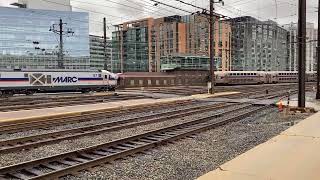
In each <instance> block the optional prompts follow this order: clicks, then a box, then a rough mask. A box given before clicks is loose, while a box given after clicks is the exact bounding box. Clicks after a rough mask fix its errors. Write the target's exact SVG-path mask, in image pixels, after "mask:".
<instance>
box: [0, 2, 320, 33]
mask: <svg viewBox="0 0 320 180" xmlns="http://www.w3.org/2000/svg"><path fill="white" fill-rule="evenodd" d="M15 1H17V0H0V6H8V5H9V4H10V3H11V2H15ZM52 1H54V0H52ZM158 1H160V2H164V3H167V4H171V5H173V6H175V7H179V8H181V9H184V10H187V11H192V12H195V11H198V9H196V8H193V7H190V6H188V5H184V4H182V3H179V2H177V1H176V0H158ZM184 1H185V2H188V3H192V4H194V5H196V6H200V7H205V8H208V7H209V0H184ZM216 1H218V0H216ZM224 2H225V5H224V6H221V5H220V4H216V5H215V9H216V12H218V13H221V14H224V15H227V16H230V17H236V16H244V15H249V16H253V17H256V18H258V19H260V20H267V19H271V20H274V21H277V22H278V23H279V24H287V23H290V22H297V10H298V7H297V6H298V0H224ZM317 2H318V0H307V21H308V22H313V23H315V24H316V21H317V13H316V12H315V11H316V10H317V6H318V3H317ZM71 4H72V6H73V9H74V10H75V11H88V12H89V13H90V32H91V33H93V34H97V35H102V27H103V26H102V18H103V17H106V18H107V22H108V27H109V29H110V31H112V30H113V27H112V25H113V24H120V23H122V22H124V21H129V20H134V19H140V18H145V17H161V16H168V15H175V14H178V15H185V14H188V13H187V12H184V11H180V10H176V9H173V8H170V7H166V6H164V5H160V4H159V5H158V6H154V4H155V3H154V2H152V1H151V0H71Z"/></svg>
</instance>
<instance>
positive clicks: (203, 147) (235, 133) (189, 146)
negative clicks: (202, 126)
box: [66, 108, 310, 180]
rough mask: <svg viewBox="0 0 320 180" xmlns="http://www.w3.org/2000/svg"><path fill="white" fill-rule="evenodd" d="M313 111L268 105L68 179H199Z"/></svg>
mask: <svg viewBox="0 0 320 180" xmlns="http://www.w3.org/2000/svg"><path fill="white" fill-rule="evenodd" d="M309 115H310V114H297V115H294V116H290V117H283V115H282V114H280V113H278V112H277V109H276V108H272V109H268V110H265V111H261V112H259V113H257V114H255V115H253V116H250V117H248V118H246V119H245V120H242V121H239V122H235V123H231V124H228V125H226V126H223V127H219V128H216V129H213V130H209V131H206V132H204V133H201V134H199V135H197V136H195V137H194V138H192V139H190V138H187V139H183V140H180V141H176V142H175V143H174V144H168V145H166V146H162V147H159V148H157V149H153V150H151V151H150V152H148V153H147V154H142V155H141V154H139V155H136V156H135V157H134V158H132V157H128V158H127V159H125V160H118V161H115V162H113V163H112V164H110V165H105V166H103V167H99V168H96V169H94V171H92V172H88V171H84V172H83V173H81V174H80V175H79V176H77V177H70V176H68V177H66V179H121V180H138V179H146V180H149V179H150V180H151V179H152V180H154V179H159V180H163V179H174V180H180V179H181V180H189V179H190V180H191V179H195V178H197V177H199V176H201V175H203V174H205V173H207V172H209V171H211V170H214V169H216V168H217V167H219V166H220V165H222V164H223V163H225V162H227V161H229V160H231V159H233V158H235V157H236V156H238V155H240V154H242V153H244V152H246V151H248V150H249V149H251V148H253V147H255V146H256V145H258V144H261V143H263V142H265V141H267V140H269V139H270V138H272V137H274V136H276V135H278V134H279V133H280V132H282V131H284V130H286V129H287V128H289V127H290V126H288V125H287V123H283V122H298V121H300V120H302V119H305V118H306V117H307V116H309Z"/></svg>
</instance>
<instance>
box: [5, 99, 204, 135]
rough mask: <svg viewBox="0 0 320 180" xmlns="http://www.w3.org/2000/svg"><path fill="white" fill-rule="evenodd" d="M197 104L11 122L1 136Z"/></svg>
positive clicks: (154, 106)
mask: <svg viewBox="0 0 320 180" xmlns="http://www.w3.org/2000/svg"><path fill="white" fill-rule="evenodd" d="M196 102H197V101H192V100H187V101H179V102H170V103H163V104H154V105H148V106H139V107H133V108H124V109H116V110H110V111H103V112H92V113H82V114H80V115H76V116H74V115H73V116H63V117H54V118H45V119H41V120H24V121H23V122H18V123H10V122H8V123H0V134H5V133H6V134H10V133H11V134H12V133H17V132H20V131H27V130H31V129H32V130H35V129H43V130H46V129H49V128H51V127H56V126H61V125H67V124H76V123H80V122H85V121H88V119H90V120H95V119H101V118H112V117H116V116H120V115H127V114H131V113H140V112H145V111H152V110H160V109H167V108H174V107H179V106H185V105H192V104H194V103H196ZM198 103H199V102H198Z"/></svg>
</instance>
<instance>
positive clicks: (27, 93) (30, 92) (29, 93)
mask: <svg viewBox="0 0 320 180" xmlns="http://www.w3.org/2000/svg"><path fill="white" fill-rule="evenodd" d="M34 93H35V91H27V92H26V95H27V96H31V95H33V94H34Z"/></svg>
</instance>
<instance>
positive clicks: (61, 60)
mask: <svg viewBox="0 0 320 180" xmlns="http://www.w3.org/2000/svg"><path fill="white" fill-rule="evenodd" d="M62 33H63V23H62V19H60V21H59V36H60V48H59V55H60V61H59V63H58V67H59V68H64V65H63V64H64V63H63V35H62Z"/></svg>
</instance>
